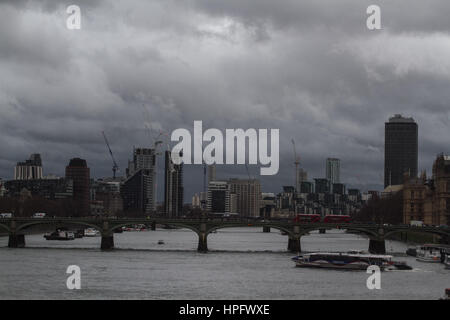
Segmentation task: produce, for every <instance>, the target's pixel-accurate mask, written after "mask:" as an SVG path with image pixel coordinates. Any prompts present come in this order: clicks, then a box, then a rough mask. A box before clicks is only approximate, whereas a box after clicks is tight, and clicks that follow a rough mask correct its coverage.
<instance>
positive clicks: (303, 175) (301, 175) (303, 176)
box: [295, 168, 308, 193]
mask: <svg viewBox="0 0 450 320" xmlns="http://www.w3.org/2000/svg"><path fill="white" fill-rule="evenodd" d="M297 175H298V178H297V186H296V189H295V190H297V192H298V193H301V189H302V183H303V182H305V181H307V180H308V173H307V172H306V170H305V169H303V168H300V169H298V171H297Z"/></svg>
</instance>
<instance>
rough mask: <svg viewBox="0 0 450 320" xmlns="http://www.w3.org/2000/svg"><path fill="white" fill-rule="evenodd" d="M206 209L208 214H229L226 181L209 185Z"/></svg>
mask: <svg viewBox="0 0 450 320" xmlns="http://www.w3.org/2000/svg"><path fill="white" fill-rule="evenodd" d="M206 208H207V210H208V212H210V213H230V185H229V184H228V183H227V182H226V181H211V182H210V183H209V185H208V202H207V206H206Z"/></svg>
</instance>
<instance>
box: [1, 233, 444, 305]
mask: <svg viewBox="0 0 450 320" xmlns="http://www.w3.org/2000/svg"><path fill="white" fill-rule="evenodd" d="M114 240H115V246H116V250H114V251H112V252H101V251H100V250H99V247H100V238H99V237H96V238H83V239H76V240H73V241H46V240H45V239H43V237H42V235H28V236H26V246H27V248H24V249H9V248H7V238H5V237H3V238H0V299H59V298H63V299H66V298H69V299H438V298H439V297H441V296H442V295H443V292H444V289H445V288H447V287H450V270H445V269H444V265H443V264H430V263H422V262H417V261H416V260H415V259H414V258H411V257H397V259H398V260H404V261H407V262H408V264H409V265H411V266H413V267H414V270H412V271H393V272H383V273H382V278H381V287H382V289H381V290H368V289H367V287H366V280H367V278H368V276H369V275H368V274H366V273H365V272H357V271H335V270H317V269H303V268H295V266H294V263H293V262H292V261H291V260H290V258H291V257H292V254H290V253H287V252H286V247H287V236H282V235H281V234H280V233H279V232H278V231H275V230H272V232H271V233H263V232H262V230H261V229H260V228H236V229H226V230H219V231H218V232H217V233H214V234H211V235H209V237H208V247H209V249H210V250H211V252H209V253H207V254H201V253H197V252H196V247H197V235H196V234H195V233H193V232H192V231H189V230H184V229H182V230H156V231H144V232H124V233H122V234H115V235H114ZM158 240H164V242H165V244H164V245H158ZM301 241H302V249H303V250H304V251H327V250H329V251H347V250H353V249H354V250H367V248H368V244H369V241H368V240H367V239H365V238H363V237H361V236H357V235H352V234H346V233H344V232H342V231H339V230H335V231H327V233H326V234H318V233H312V234H311V235H308V236H304V237H302V239H301ZM386 248H387V250H388V251H392V252H401V253H403V252H405V250H406V245H405V244H402V243H399V242H394V241H388V242H387V243H386ZM69 265H78V266H80V268H81V286H82V289H81V290H68V289H67V287H66V279H67V277H68V274H66V273H65V272H66V268H67V266H69Z"/></svg>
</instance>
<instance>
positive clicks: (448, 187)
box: [446, 181, 450, 192]
mask: <svg viewBox="0 0 450 320" xmlns="http://www.w3.org/2000/svg"><path fill="white" fill-rule="evenodd" d="M446 189H447V190H446V191H447V192H450V181H447V188H446Z"/></svg>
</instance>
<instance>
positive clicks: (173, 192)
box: [164, 150, 184, 218]
mask: <svg viewBox="0 0 450 320" xmlns="http://www.w3.org/2000/svg"><path fill="white" fill-rule="evenodd" d="M173 156H174V155H172V151H170V150H167V151H166V153H165V169H164V214H165V216H166V217H169V218H175V217H179V216H181V215H182V212H183V199H184V187H183V164H182V163H181V164H175V163H173V161H172V157H173ZM175 156H180V157H181V156H182V154H180V155H175Z"/></svg>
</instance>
